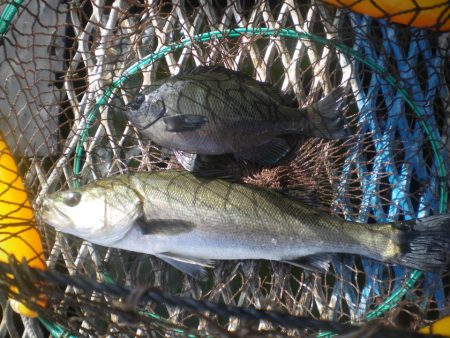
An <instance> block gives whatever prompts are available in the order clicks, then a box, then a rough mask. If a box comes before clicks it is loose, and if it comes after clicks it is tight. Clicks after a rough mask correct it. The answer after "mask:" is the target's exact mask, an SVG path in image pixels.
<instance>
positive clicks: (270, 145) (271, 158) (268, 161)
mask: <svg viewBox="0 0 450 338" xmlns="http://www.w3.org/2000/svg"><path fill="white" fill-rule="evenodd" d="M290 150H291V148H290V146H289V144H288V143H287V142H286V140H284V139H282V138H274V139H272V140H270V141H269V142H267V143H264V144H263V145H260V146H258V147H253V148H251V149H250V150H248V151H245V152H241V153H239V154H237V157H238V158H242V159H244V160H248V161H250V162H252V163H256V164H260V165H263V166H271V165H274V164H276V163H277V162H279V161H280V160H281V159H282V158H283V157H285V156H286V155H287V154H288V153H289V152H290Z"/></svg>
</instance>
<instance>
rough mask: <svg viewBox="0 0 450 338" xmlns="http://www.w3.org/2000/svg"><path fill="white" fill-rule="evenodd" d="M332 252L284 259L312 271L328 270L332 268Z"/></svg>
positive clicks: (322, 271)
mask: <svg viewBox="0 0 450 338" xmlns="http://www.w3.org/2000/svg"><path fill="white" fill-rule="evenodd" d="M332 258H333V255H332V254H318V255H312V256H305V257H299V258H295V259H287V260H283V262H285V263H289V264H292V265H294V266H298V267H300V268H303V269H305V270H309V271H312V272H321V273H324V272H327V271H328V270H329V269H330V264H331V260H332Z"/></svg>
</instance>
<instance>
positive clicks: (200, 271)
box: [156, 252, 214, 279]
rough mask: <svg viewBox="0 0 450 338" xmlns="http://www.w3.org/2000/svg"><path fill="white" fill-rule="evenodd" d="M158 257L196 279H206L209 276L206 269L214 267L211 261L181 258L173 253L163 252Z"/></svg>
mask: <svg viewBox="0 0 450 338" xmlns="http://www.w3.org/2000/svg"><path fill="white" fill-rule="evenodd" d="M156 256H157V257H158V258H160V259H162V260H163V261H164V262H166V263H167V264H170V265H172V266H173V267H174V268H176V269H178V270H180V271H181V272H183V273H185V274H188V275H189V276H191V277H194V278H200V279H202V278H205V277H206V276H207V271H206V270H205V269H204V268H212V267H214V264H213V262H212V261H210V260H207V259H202V258H194V257H186V256H181V255H179V254H174V253H171V252H163V253H160V254H157V255H156Z"/></svg>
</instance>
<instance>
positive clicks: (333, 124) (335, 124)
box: [306, 87, 347, 140]
mask: <svg viewBox="0 0 450 338" xmlns="http://www.w3.org/2000/svg"><path fill="white" fill-rule="evenodd" d="M343 106H344V88H342V87H338V88H335V89H333V90H332V91H331V93H330V94H328V95H327V96H325V97H324V98H323V99H322V100H320V101H319V102H317V103H315V104H313V105H311V106H309V107H307V108H306V112H307V115H308V120H309V122H310V128H309V130H308V131H307V133H308V134H310V135H311V136H313V137H321V138H324V139H327V140H339V139H342V138H344V137H345V136H347V131H346V129H345V116H344V114H343V111H344V109H343Z"/></svg>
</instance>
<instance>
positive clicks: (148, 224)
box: [135, 217, 195, 236]
mask: <svg viewBox="0 0 450 338" xmlns="http://www.w3.org/2000/svg"><path fill="white" fill-rule="evenodd" d="M135 224H136V226H137V227H138V228H139V229H140V231H141V233H142V235H144V236H145V235H168V236H174V235H179V234H182V233H186V232H190V231H192V230H193V229H194V228H195V224H194V223H192V222H188V221H184V220H179V219H152V220H146V219H144V218H143V217H141V218H138V219H137V220H136V221H135Z"/></svg>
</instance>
